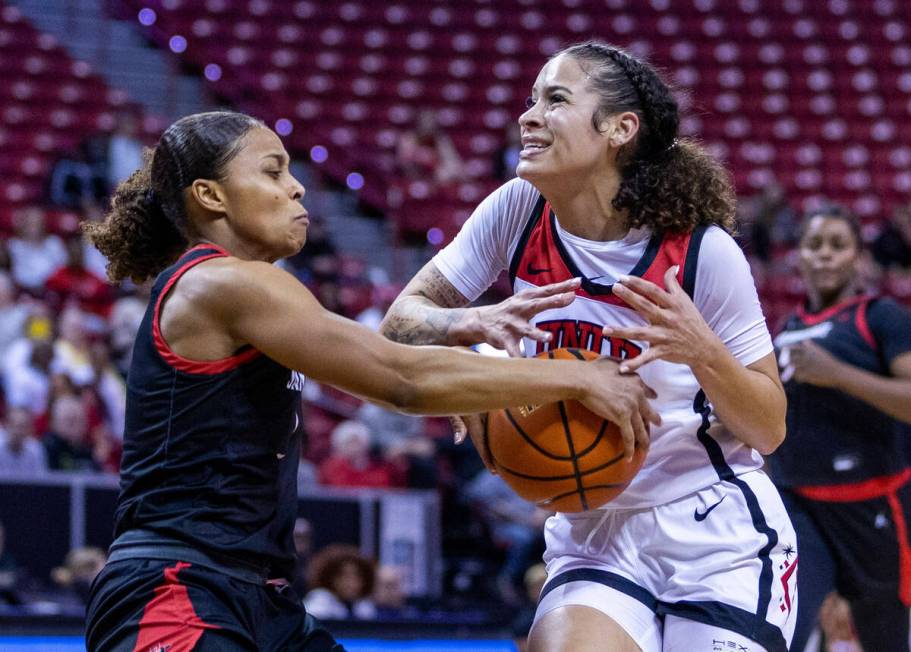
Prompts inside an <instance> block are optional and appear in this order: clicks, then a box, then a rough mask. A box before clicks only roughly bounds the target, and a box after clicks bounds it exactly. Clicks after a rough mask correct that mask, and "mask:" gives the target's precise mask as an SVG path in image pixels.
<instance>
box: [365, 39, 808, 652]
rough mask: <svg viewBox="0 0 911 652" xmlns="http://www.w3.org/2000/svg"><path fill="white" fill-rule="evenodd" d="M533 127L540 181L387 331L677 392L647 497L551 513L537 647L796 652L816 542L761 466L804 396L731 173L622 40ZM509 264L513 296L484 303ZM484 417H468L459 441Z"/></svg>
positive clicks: (553, 99) (469, 227) (575, 79)
mask: <svg viewBox="0 0 911 652" xmlns="http://www.w3.org/2000/svg"><path fill="white" fill-rule="evenodd" d="M519 125H520V126H521V130H522V151H521V153H520V158H519V164H518V166H517V169H516V172H517V174H518V177H519V178H518V179H515V180H513V181H510V182H508V183H507V184H505V185H504V186H502V187H501V188H499V189H498V190H496V191H495V192H494V193H493V194H491V195H490V196H489V197H488V198H487V199H485V200H484V201H483V202H482V203H481V205H480V206H479V207H478V208H477V210H476V211H475V212H474V214H473V215H472V216H471V218H470V219H469V220H468V221H467V222H466V223H465V225H464V226H463V228H462V230H461V232H460V233H459V235H458V236H457V237H456V239H455V240H454V241H453V242H452V243H451V244H450V245H449V246H447V247H446V248H444V249H443V250H442V251H441V252H440V253H439V254H438V255H437V256H436V257H435V258H434V259H433V260H432V261H430V262H429V263H428V264H427V265H426V266H425V267H424V269H422V270H421V271H420V272H419V273H418V275H417V276H416V277H415V278H414V279H413V280H412V281H411V283H410V284H409V285H408V286H407V287H406V288H405V289H404V290H403V292H402V295H401V296H400V297H399V298H398V299H397V300H396V302H395V303H394V304H393V306H392V307H391V309H390V311H389V314H388V315H387V317H386V320H385V322H384V325H383V330H384V333H385V334H386V335H387V336H388V337H390V338H392V339H396V340H399V341H404V342H410V343H441V344H450V345H455V344H462V345H464V344H474V343H477V342H488V343H490V344H493V345H494V346H497V347H500V348H504V349H506V350H507V351H509V352H510V354H512V355H520V354H524V355H535V354H536V353H539V352H541V351H544V350H547V349H550V348H556V347H561V346H573V347H583V348H587V349H590V350H593V351H596V352H599V353H602V354H604V355H610V356H613V357H615V358H620V359H621V370H622V371H624V372H625V373H629V374H633V373H636V374H638V375H639V376H640V377H641V378H642V380H643V381H644V382H645V383H646V384H647V385H649V386H650V387H651V388H652V389H653V390H654V391H655V392H656V393H657V398H656V399H655V400H653V401H652V406H653V408H654V409H655V410H656V411H657V412H658V413H659V414H660V415H661V419H662V423H661V424H660V425H653V426H651V428H650V433H649V435H648V436H646V437H643V438H640V439H638V440H637V445H639V446H643V447H648V454H647V456H646V460H645V463H644V466H643V468H642V470H641V471H640V472H639V474H638V475H637V476H636V477H635V478H634V479H633V481H632V483H631V485H630V486H629V488H628V489H627V490H626V491H625V492H624V493H622V494H621V495H620V496H619V497H617V498H616V499H615V500H613V501H612V502H610V503H608V504H607V505H605V506H604V507H603V508H600V509H598V510H593V511H589V512H585V513H581V514H556V515H555V516H553V517H551V518H550V519H549V520H548V522H547V525H546V526H545V539H546V543H547V551H546V553H545V561H546V562H547V572H548V581H547V584H546V585H545V588H544V590H543V591H542V594H541V598H540V601H539V604H538V609H537V614H536V618H535V624H534V625H533V627H532V630H531V633H530V636H529V649H530V650H533V651H534V652H560V651H564V652H569V651H572V652H588V651H592V652H594V651H595V650H611V651H612V652H616V651H626V650H643V651H645V652H662V651H664V652H684V651H686V652H691V651H693V650H698V651H700V652H702V651H705V652H710V651H713V650H749V651H750V652H756V651H757V650H769V651H774V652H785V650H786V649H787V646H788V643H789V641H790V638H791V635H792V632H793V628H794V614H795V611H796V595H795V587H796V580H797V577H796V573H795V569H796V564H797V557H796V551H795V549H796V537H795V534H794V530H793V528H792V526H791V523H790V520H789V519H788V515H787V513H786V511H785V509H784V506H783V504H782V502H781V498H780V497H779V495H778V493H777V492H776V490H775V488H774V486H773V485H772V484H771V482H770V481H769V479H768V478H767V477H766V476H765V474H764V473H763V471H762V470H761V467H762V457H761V454H763V453H770V452H772V451H773V450H774V449H775V448H776V447H777V446H778V445H779V444H780V443H781V441H782V440H783V439H784V415H785V397H784V392H783V390H782V387H781V382H780V380H779V378H778V370H777V365H776V362H775V356H774V351H773V347H772V342H771V338H770V336H769V333H768V330H767V328H766V325H765V320H764V319H763V315H762V310H761V308H760V306H759V301H758V298H757V295H756V289H755V286H754V283H753V279H752V277H751V275H750V270H749V266H748V264H747V262H746V260H745V258H744V256H743V253H742V252H741V251H740V249H739V248H738V247H737V245H736V243H735V242H734V240H733V239H732V238H731V236H730V233H731V231H732V230H733V227H734V223H733V215H734V196H733V191H732V189H731V184H730V181H729V178H728V175H727V174H726V173H725V171H724V169H723V168H722V167H721V166H720V165H719V164H718V163H717V162H716V161H715V160H713V159H712V158H711V157H710V156H709V155H708V154H707V153H706V152H705V151H703V150H702V148H701V147H700V146H699V145H698V144H697V143H696V142H694V141H691V140H687V139H683V138H678V125H679V114H678V109H677V103H676V101H675V100H674V97H673V95H672V93H671V90H670V89H669V88H668V86H667V85H666V84H665V83H664V82H663V81H662V80H661V78H660V76H659V75H658V74H657V73H656V71H655V70H654V69H653V68H652V67H651V66H649V65H648V64H647V63H645V62H643V61H640V60H638V59H636V58H635V57H632V56H631V55H629V54H627V53H626V52H624V51H622V50H620V49H618V48H615V47H613V46H611V45H608V44H605V43H597V42H592V43H584V44H581V45H575V46H572V47H569V48H566V49H564V50H562V51H561V52H559V53H557V54H556V55H555V56H554V57H552V58H551V59H550V60H549V61H548V62H547V64H546V65H545V66H544V67H543V68H542V70H541V72H540V74H539V75H538V78H537V80H536V82H535V85H534V87H533V88H532V97H531V99H530V100H529V102H528V110H527V111H526V112H525V113H523V114H522V116H521V117H520V118H519ZM504 270H507V271H508V272H509V274H510V278H511V281H512V284H513V289H514V295H513V296H512V297H510V298H509V299H506V300H505V301H503V302H501V303H499V304H497V305H493V306H481V307H466V306H467V304H468V303H469V302H470V301H472V300H474V299H475V298H477V297H478V296H479V295H480V294H481V293H482V292H483V291H484V290H485V289H486V288H487V287H488V286H489V285H490V284H491V283H493V282H494V280H495V279H496V278H497V276H498V275H499V274H500V272H501V271H504ZM574 277H576V278H580V279H581V282H580V286H579V287H578V288H577V289H576V290H575V291H574V294H575V297H574V300H572V301H566V302H563V303H562V304H561V305H558V306H554V305H553V304H551V305H549V306H542V305H540V292H541V291H542V288H545V287H547V285H548V284H551V283H554V282H557V281H561V280H565V279H570V278H574ZM520 345H522V348H521V350H520ZM480 421H481V420H480V419H479V418H477V417H465V418H464V419H462V420H457V423H456V425H457V439H461V438H464V436H465V434H466V430H467V433H468V434H469V435H471V436H472V438H473V439H474V438H475V437H476V436H477V435H478V434H479V428H480ZM478 448H479V450H481V451H482V454H483V447H480V446H479V447H478Z"/></svg>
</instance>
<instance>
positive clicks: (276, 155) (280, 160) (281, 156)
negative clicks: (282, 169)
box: [263, 152, 288, 165]
mask: <svg viewBox="0 0 911 652" xmlns="http://www.w3.org/2000/svg"><path fill="white" fill-rule="evenodd" d="M263 158H264V159H267V158H274V159H275V160H276V161H278V164H279V165H282V164H284V163H285V161H287V160H288V157H287V156H285V155H284V154H279V153H278V152H274V153H272V154H266V155H265V156H263Z"/></svg>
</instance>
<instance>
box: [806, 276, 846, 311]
mask: <svg viewBox="0 0 911 652" xmlns="http://www.w3.org/2000/svg"><path fill="white" fill-rule="evenodd" d="M856 294H857V288H855V287H854V286H853V285H852V284H850V283H849V284H848V285H846V286H844V287H843V288H842V289H841V290H839V291H837V292H830V293H822V292H819V291H817V290H815V289H813V288H807V308H808V309H809V311H810V312H811V313H817V312H822V311H823V310H826V309H827V308H831V307H832V306H834V305H837V304H839V303H841V302H842V301H847V300H848V299H850V298H851V297H853V296H854V295H856Z"/></svg>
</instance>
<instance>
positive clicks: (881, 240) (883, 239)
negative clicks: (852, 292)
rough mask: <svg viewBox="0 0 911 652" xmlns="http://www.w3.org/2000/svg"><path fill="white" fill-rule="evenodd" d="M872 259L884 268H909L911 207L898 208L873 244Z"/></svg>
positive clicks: (910, 266)
mask: <svg viewBox="0 0 911 652" xmlns="http://www.w3.org/2000/svg"><path fill="white" fill-rule="evenodd" d="M872 249H873V257H874V258H875V259H876V262H878V263H879V264H880V265H882V266H883V267H885V268H887V269H888V268H890V267H901V268H904V269H907V268H911V205H909V204H905V205H903V206H899V207H898V208H896V209H895V211H894V212H893V213H892V219H891V220H888V221H886V222H885V223H884V224H883V229H882V231H880V232H879V235H878V236H877V237H876V240H875V241H874V242H873V247H872Z"/></svg>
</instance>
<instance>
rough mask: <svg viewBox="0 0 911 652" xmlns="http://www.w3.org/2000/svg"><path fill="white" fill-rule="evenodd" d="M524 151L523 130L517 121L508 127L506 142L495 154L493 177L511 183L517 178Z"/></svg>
mask: <svg viewBox="0 0 911 652" xmlns="http://www.w3.org/2000/svg"><path fill="white" fill-rule="evenodd" d="M521 151H522V129H521V128H520V127H519V123H518V122H516V121H513V122H510V123H509V124H508V125H507V126H506V132H505V141H504V142H503V145H502V147H500V148H498V149H497V151H496V152H494V156H493V176H494V178H495V179H496V180H497V181H509V180H510V179H512V178H514V177H515V176H516V166H517V165H519V152H521Z"/></svg>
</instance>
